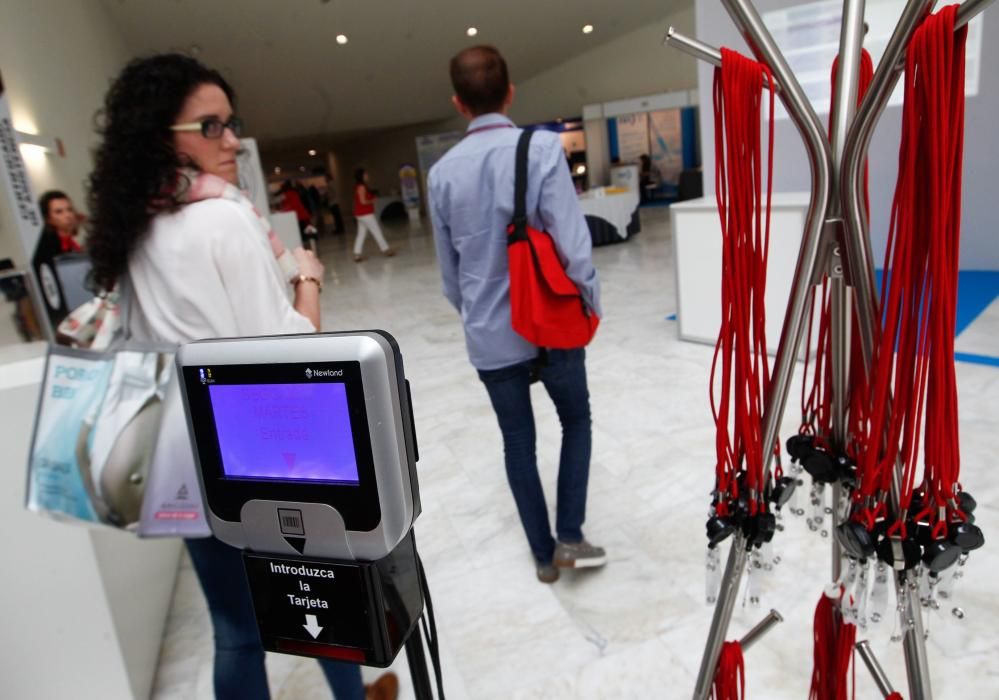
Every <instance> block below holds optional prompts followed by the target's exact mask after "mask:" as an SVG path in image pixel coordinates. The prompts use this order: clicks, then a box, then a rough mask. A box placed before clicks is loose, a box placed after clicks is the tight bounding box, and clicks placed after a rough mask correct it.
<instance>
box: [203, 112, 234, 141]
mask: <svg viewBox="0 0 999 700" xmlns="http://www.w3.org/2000/svg"><path fill="white" fill-rule="evenodd" d="M226 128H228V129H229V130H230V131H232V133H233V134H234V135H235V136H236V137H237V138H238V137H239V135H240V132H242V130H243V122H241V121H240V120H239V118H238V117H231V118H230V119H229V121H227V122H223V121H222V120H221V119H218V118H216V117H212V118H211V119H206V120H205V121H203V122H201V134H202V135H203V136H204V137H205V138H206V139H220V138H222V134H223V132H225V130H226Z"/></svg>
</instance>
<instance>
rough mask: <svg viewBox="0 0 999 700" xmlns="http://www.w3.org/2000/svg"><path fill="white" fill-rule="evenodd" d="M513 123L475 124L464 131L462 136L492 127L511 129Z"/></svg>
mask: <svg viewBox="0 0 999 700" xmlns="http://www.w3.org/2000/svg"><path fill="white" fill-rule="evenodd" d="M512 128H513V124H487V125H486V126H477V127H475V128H474V129H469V130H468V131H466V132H465V136H464V137H463V138H467V137H469V136H471V135H472V134H477V133H479V132H480V131H492V130H493V129H512Z"/></svg>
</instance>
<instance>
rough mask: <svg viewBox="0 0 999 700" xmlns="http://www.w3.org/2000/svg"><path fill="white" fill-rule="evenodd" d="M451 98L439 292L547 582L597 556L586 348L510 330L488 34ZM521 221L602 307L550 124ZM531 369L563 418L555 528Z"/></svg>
mask: <svg viewBox="0 0 999 700" xmlns="http://www.w3.org/2000/svg"><path fill="white" fill-rule="evenodd" d="M451 83H452V85H453V87H454V97H452V98H451V101H452V103H453V105H454V107H455V109H456V110H457V111H458V113H459V114H460V115H461V116H462V117H464V118H465V119H466V120H468V122H469V124H468V130H467V131H466V132H465V138H463V139H462V140H461V141H460V142H458V144H457V145H455V146H454V147H453V148H452V149H451V150H450V151H448V152H447V154H445V156H444V157H443V158H441V159H440V160H439V161H437V163H436V164H434V166H433V167H432V168H431V169H430V176H429V200H430V213H431V217H432V219H433V224H434V240H435V243H436V246H437V259H438V261H439V263H440V268H441V276H442V277H443V280H444V296H446V297H447V299H448V300H449V301H450V302H451V303H452V304H453V305H454V307H455V308H456V309H457V310H458V312H459V313H460V314H461V319H462V322H463V324H464V327H465V342H466V345H467V346H468V355H469V359H470V360H471V362H472V364H473V365H474V366H475V368H476V369H477V370H478V372H479V378H480V379H481V380H482V382H483V384H485V386H486V391H487V392H488V393H489V399H490V401H491V402H492V405H493V409H494V410H495V412H496V417H497V419H498V420H499V427H500V432H502V434H503V450H504V458H505V464H506V474H507V480H508V481H509V483H510V489H511V491H513V497H514V501H515V502H516V504H517V511H518V513H519V514H520V520H521V523H522V525H523V526H524V532H525V533H526V535H527V541H528V544H529V545H530V547H531V552H532V553H533V555H534V559H535V564H536V574H537V577H538V580H540V581H542V582H543V583H553V582H554V581H556V580H557V579H558V577H559V569H560V568H581V567H591V566H602V565H603V564H604V563H606V561H607V555H606V552H604V549H603V548H602V547H597V546H594V545H592V544H590V543H589V542H587V541H586V539H584V538H583V531H582V527H583V521H584V520H585V516H586V492H587V483H588V480H589V473H590V451H591V426H590V395H589V392H588V390H587V387H586V364H585V359H586V351H585V349H584V348H575V349H571V350H550V349H545V348H538V347H536V346H534V345H532V344H531V343H529V342H527V341H526V340H525V339H524V338H522V337H521V336H520V335H518V334H517V332H516V331H514V330H513V326H512V324H511V311H510V271H509V266H508V263H507V226H508V224H509V223H510V221H511V219H512V218H513V200H514V163H515V151H516V147H517V141H518V139H519V138H520V134H521V131H522V130H521V129H518V128H516V126H515V125H514V123H513V122H512V121H510V119H509V118H508V117H507V110H508V108H509V107H510V104H511V103H512V102H513V93H514V89H513V85H512V84H510V79H509V77H508V74H507V67H506V61H504V60H503V56H501V55H500V53H499V51H497V50H496V49H495V48H493V47H492V46H475V47H472V48H468V49H465V50H464V51H462V52H460V53H459V54H457V55H456V56H455V57H454V58H452V59H451ZM527 212H528V225H529V226H532V227H534V228H536V229H538V230H544V231H547V232H548V233H549V234H551V238H552V241H553V242H554V244H555V248H556V250H557V252H558V256H559V259H561V260H562V261H563V263H564V265H565V271H566V274H567V275H568V276H569V278H570V279H571V280H572V281H573V282H575V284H576V286H577V287H578V289H579V291H580V293H581V294H582V297H583V299H584V301H585V303H586V304H587V306H589V308H590V309H591V310H592V311H594V312H596V313H597V314H598V315H601V316H602V315H603V314H601V313H600V284H599V280H598V279H597V271H596V269H594V267H593V259H592V244H591V241H590V231H589V228H588V227H587V225H586V220H585V219H584V218H583V213H582V211H581V210H580V208H579V200H578V199H577V197H576V191H575V189H574V188H573V185H572V179H571V178H570V176H569V169H568V168H567V167H566V163H565V157H564V155H563V153H562V145H561V142H560V141H559V137H558V135H556V134H553V133H551V132H546V131H539V132H536V133H535V134H534V135H533V137H532V138H531V143H530V149H529V156H528V167H527ZM537 380H540V381H541V383H542V384H543V385H544V387H545V390H546V391H547V392H548V396H549V397H550V398H551V399H552V401H553V402H554V404H555V409H556V411H557V412H558V417H559V422H560V423H561V424H562V453H561V457H560V459H559V468H558V501H557V504H556V522H555V530H556V534H557V536H558V540H557V541H556V539H555V538H554V537H552V530H551V523H550V521H549V518H548V504H547V503H546V501H545V494H544V491H543V490H542V487H541V479H540V477H539V475H538V463H537V456H536V453H535V437H536V436H535V430H534V413H533V409H532V408H531V384H532V383H533V382H534V381H537Z"/></svg>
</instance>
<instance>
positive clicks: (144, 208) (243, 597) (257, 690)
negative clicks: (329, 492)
mask: <svg viewBox="0 0 999 700" xmlns="http://www.w3.org/2000/svg"><path fill="white" fill-rule="evenodd" d="M234 103H235V94H234V92H233V90H232V88H231V87H230V85H229V83H228V82H226V80H225V79H224V78H223V77H222V76H221V75H220V74H219V73H217V72H216V71H214V70H212V69H210V68H207V67H206V66H204V65H202V64H201V63H199V62H198V61H196V60H194V59H193V58H190V57H187V56H183V55H181V54H162V55H157V56H152V57H149V58H142V59H135V60H133V61H131V62H130V63H129V64H128V65H126V66H125V68H124V69H123V70H122V72H121V74H120V75H119V76H118V77H117V78H116V79H115V81H114V83H113V84H112V86H111V89H110V91H109V92H108V94H107V97H106V98H105V103H104V109H103V110H102V113H101V117H100V119H101V131H100V134H101V143H100V146H99V148H98V150H97V154H96V161H95V168H94V171H93V173H92V175H91V176H90V207H91V211H92V213H93V219H92V224H91V226H90V236H89V238H88V248H89V251H90V254H91V257H92V260H93V276H94V280H95V282H96V283H97V284H98V285H100V287H102V288H103V289H111V288H112V287H113V286H114V285H115V284H116V283H117V282H118V281H119V280H121V279H122V278H124V277H127V278H128V281H129V282H130V285H129V286H130V288H131V290H132V291H131V295H132V298H131V300H130V303H131V304H132V307H131V308H132V313H131V319H130V329H131V331H132V335H133V337H134V338H135V339H136V340H139V341H151V342H156V343H162V344H182V343H187V342H190V341H193V340H197V339H200V338H215V337H243V336H255V335H275V334H282V333H311V332H314V331H317V330H318V329H319V319H320V306H319V293H320V291H321V289H322V281H323V273H324V271H323V266H322V265H321V264H320V263H319V261H318V260H317V259H316V257H315V256H314V255H313V254H312V252H311V251H306V250H303V249H302V248H297V249H296V250H295V251H294V252H293V255H294V258H295V262H296V263H297V273H296V274H294V275H293V276H290V275H291V273H290V272H282V268H281V266H280V265H279V263H278V260H279V258H282V257H283V253H285V252H286V251H284V249H283V246H282V245H280V242H279V240H278V239H277V237H276V236H275V235H274V234H273V232H272V231H271V230H270V225H269V223H268V222H267V220H266V219H265V218H264V217H263V216H262V215H261V214H260V213H259V212H257V211H256V210H255V209H254V207H253V204H252V203H251V202H250V201H249V200H248V199H247V198H246V197H245V195H243V194H242V193H241V191H240V190H239V189H238V188H237V187H236V183H237V168H236V152H237V151H238V150H239V147H240V143H239V138H238V137H239V133H240V129H241V122H240V120H239V119H238V118H237V117H236V115H235V111H234ZM176 403H177V404H178V405H179V402H176ZM164 410H165V413H164V417H163V427H161V432H160V439H161V440H162V439H166V438H167V437H169V438H170V439H175V440H176V441H177V445H176V449H175V454H176V455H177V458H178V460H179V459H181V458H182V456H184V455H186V459H189V460H190V459H193V458H192V457H191V455H190V446H189V445H188V444H187V436H186V432H187V431H186V429H184V428H181V429H179V430H178V429H176V426H177V425H181V423H180V421H183V416H182V412H183V408H182V406H181V407H179V408H177V409H176V410H175V411H174V412H173V413H171V411H170V409H169V408H166V409H164ZM178 412H179V413H178ZM182 443H183V444H182ZM192 468H193V467H192ZM185 544H186V546H187V550H188V552H189V553H190V556H191V562H192V563H193V565H194V570H195V572H196V574H197V576H198V580H199V582H200V584H201V589H202V591H203V592H204V594H205V599H206V601H207V603H208V611H209V613H210V615H211V619H212V626H213V628H214V631H215V661H214V689H215V697H216V698H218V699H219V700H267V698H269V697H270V691H269V689H268V686H267V673H266V669H265V666H264V650H263V648H262V647H261V645H260V637H259V634H258V632H257V623H256V618H255V615H254V611H253V604H252V600H251V596H250V591H249V588H248V587H247V585H246V583H245V577H244V572H243V564H242V556H241V554H240V551H239V550H238V549H235V548H233V547H230V546H229V545H226V544H224V543H223V542H221V541H220V540H218V539H216V538H214V537H205V538H201V539H193V538H192V539H187V540H185ZM319 665H320V667H321V668H322V671H323V673H324V675H325V677H326V679H327V682H328V683H329V685H330V687H331V688H332V690H333V695H334V697H335V698H336V700H365V699H367V700H395V698H396V695H397V692H398V680H397V679H396V678H395V677H394V676H393V675H391V674H386V675H385V676H383V677H382V678H380V679H379V681H378V682H376V683H375V684H374V685H373V686H371V687H369V688H368V689H367V690H366V689H365V688H364V686H363V684H362V681H361V673H360V669H359V668H358V667H357V666H356V665H354V664H347V663H340V662H336V661H332V660H329V659H321V660H320V661H319Z"/></svg>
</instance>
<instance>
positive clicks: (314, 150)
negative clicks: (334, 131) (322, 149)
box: [309, 148, 316, 156]
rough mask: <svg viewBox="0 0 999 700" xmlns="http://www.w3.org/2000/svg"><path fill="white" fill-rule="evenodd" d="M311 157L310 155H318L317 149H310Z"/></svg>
mask: <svg viewBox="0 0 999 700" xmlns="http://www.w3.org/2000/svg"><path fill="white" fill-rule="evenodd" d="M309 155H310V156H314V155H316V149H314V148H310V149H309Z"/></svg>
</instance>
